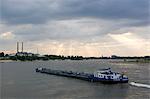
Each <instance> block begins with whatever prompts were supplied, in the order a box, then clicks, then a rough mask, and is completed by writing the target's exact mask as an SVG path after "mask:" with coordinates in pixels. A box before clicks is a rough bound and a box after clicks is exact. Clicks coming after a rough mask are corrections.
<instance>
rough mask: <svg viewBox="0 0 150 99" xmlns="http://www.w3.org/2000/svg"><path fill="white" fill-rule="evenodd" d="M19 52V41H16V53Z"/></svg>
mask: <svg viewBox="0 0 150 99" xmlns="http://www.w3.org/2000/svg"><path fill="white" fill-rule="evenodd" d="M18 52H19V42H17V53H18Z"/></svg>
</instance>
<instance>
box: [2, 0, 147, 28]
mask: <svg viewBox="0 0 150 99" xmlns="http://www.w3.org/2000/svg"><path fill="white" fill-rule="evenodd" d="M1 3H2V4H1V16H2V20H3V21H4V22H5V23H7V24H43V23H46V22H48V21H50V20H63V19H76V18H84V17H85V18H100V19H107V20H108V19H109V20H121V19H128V20H131V21H130V24H131V22H132V20H138V21H140V22H137V23H135V25H145V24H147V21H148V17H149V16H148V14H149V12H148V10H149V0H1ZM132 25H134V23H133V24H132Z"/></svg>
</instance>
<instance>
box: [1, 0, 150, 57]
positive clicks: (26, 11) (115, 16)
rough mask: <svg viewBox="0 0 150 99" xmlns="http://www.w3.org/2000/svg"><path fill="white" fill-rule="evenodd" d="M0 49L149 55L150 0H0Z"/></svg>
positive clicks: (64, 53) (66, 53)
mask: <svg viewBox="0 0 150 99" xmlns="http://www.w3.org/2000/svg"><path fill="white" fill-rule="evenodd" d="M0 12H1V13H0V29H1V30H0V52H1V51H5V52H6V53H15V52H16V42H17V41H19V42H22V41H23V42H24V50H25V51H27V52H33V53H37V49H38V52H39V53H40V54H56V55H59V54H60V55H82V56H101V55H103V56H110V55H112V54H115V55H121V56H144V55H150V31H149V30H150V24H149V23H150V1H149V0H0Z"/></svg>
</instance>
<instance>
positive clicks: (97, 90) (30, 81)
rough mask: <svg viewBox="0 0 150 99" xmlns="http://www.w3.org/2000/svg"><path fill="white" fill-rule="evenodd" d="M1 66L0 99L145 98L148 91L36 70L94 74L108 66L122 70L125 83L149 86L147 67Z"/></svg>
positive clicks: (100, 63) (91, 63) (99, 63)
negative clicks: (126, 76) (41, 68)
mask: <svg viewBox="0 0 150 99" xmlns="http://www.w3.org/2000/svg"><path fill="white" fill-rule="evenodd" d="M0 66H1V68H0V69H1V83H2V84H1V85H2V86H1V91H2V92H1V97H2V99H3V98H4V99H5V98H7V99H9V98H11V99H12V98H13V99H35V98H36V99H38V98H39V99H83V98H85V99H135V98H138V99H148V98H149V92H150V89H148V88H142V87H134V86H130V84H128V83H127V84H112V85H108V84H101V83H91V82H87V81H82V80H78V79H72V78H65V77H59V76H54V75H46V74H41V73H36V72H35V68H36V67H46V68H51V69H60V70H72V71H79V72H82V71H84V72H90V73H92V72H94V71H95V70H97V69H99V68H107V67H111V68H112V69H113V70H114V71H119V72H122V71H126V74H127V75H128V76H129V80H130V82H131V81H134V82H139V83H143V84H150V82H149V81H150V76H149V68H150V67H149V66H150V64H147V63H143V64H139V63H138V64H137V63H119V62H110V61H108V60H85V61H70V60H65V61H34V62H6V63H5V62H4V63H0Z"/></svg>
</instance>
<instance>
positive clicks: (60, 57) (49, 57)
mask: <svg viewBox="0 0 150 99" xmlns="http://www.w3.org/2000/svg"><path fill="white" fill-rule="evenodd" d="M93 59H95V60H98V59H108V60H111V62H125V63H126V62H128V63H129V62H130V63H132V62H136V63H150V56H140V57H137V56H134V57H131V56H128V57H125V56H116V55H112V56H111V57H103V56H102V57H83V56H63V55H39V54H30V55H28V54H21V55H20V54H19V55H18V54H15V55H8V54H6V55H5V54H4V53H3V52H2V53H0V62H3V61H35V60H43V61H48V60H93ZM116 59H120V61H115V60H116Z"/></svg>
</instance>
